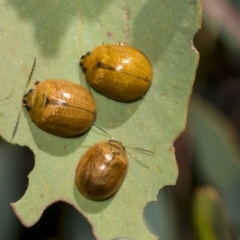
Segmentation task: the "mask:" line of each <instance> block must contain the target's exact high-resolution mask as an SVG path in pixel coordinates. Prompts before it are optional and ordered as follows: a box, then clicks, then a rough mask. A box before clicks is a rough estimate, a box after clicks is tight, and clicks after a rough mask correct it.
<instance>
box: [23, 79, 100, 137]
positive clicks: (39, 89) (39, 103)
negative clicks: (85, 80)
mask: <svg viewBox="0 0 240 240" xmlns="http://www.w3.org/2000/svg"><path fill="white" fill-rule="evenodd" d="M23 106H24V107H26V109H27V110H28V113H29V116H30V118H31V119H32V121H33V122H35V123H36V125H37V126H38V127H39V128H40V129H42V130H44V131H46V132H48V133H51V134H54V135H58V136H63V137H70V136H74V135H78V134H81V133H83V132H84V131H86V130H87V129H88V128H90V127H91V125H92V123H93V122H94V120H95V117H96V104H95V101H94V99H93V97H92V95H91V93H90V92H89V91H88V90H87V89H85V88H84V87H82V86H81V85H78V84H75V83H72V82H69V81H65V80H57V79H51V80H45V81H43V82H40V83H39V82H36V86H35V88H34V89H30V90H29V91H28V93H26V94H25V95H24V97H23Z"/></svg>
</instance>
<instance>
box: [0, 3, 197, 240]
mask: <svg viewBox="0 0 240 240" xmlns="http://www.w3.org/2000/svg"><path fill="white" fill-rule="evenodd" d="M0 11H1V19H2V21H1V28H0V42H1V47H0V54H1V56H3V57H2V58H1V59H0V66H1V76H0V78H1V89H0V96H1V99H0V124H1V126H2V128H1V129H0V131H1V132H0V134H1V135H2V137H3V138H4V139H6V140H7V141H9V142H10V141H11V137H12V135H13V131H14V128H15V125H16V122H17V118H18V114H19V111H20V109H21V101H22V96H23V94H24V93H25V87H26V82H27V78H28V75H29V73H30V71H31V66H32V62H33V59H34V57H37V64H36V68H35V70H34V74H33V79H32V81H31V82H30V85H29V87H33V85H34V84H33V80H34V79H37V80H40V81H43V80H45V79H66V80H69V81H72V82H76V83H79V84H82V85H84V86H86V83H85V80H84V76H83V74H82V72H81V70H80V67H79V65H78V63H79V59H80V56H81V55H83V54H85V53H86V52H88V51H91V50H92V49H93V48H94V47H96V46H98V45H100V44H102V43H118V42H127V43H128V44H129V45H132V46H134V47H136V48H139V49H140V50H141V51H143V52H144V53H145V54H146V55H147V56H148V58H149V59H150V61H151V63H152V65H153V71H154V79H153V84H152V86H151V88H150V90H149V91H148V93H147V94H146V96H145V97H144V99H142V100H139V101H137V102H134V103H130V104H125V103H120V102H116V101H113V100H110V99H108V98H106V97H104V96H101V95H100V94H98V93H97V92H95V91H93V95H94V97H95V99H96V102H97V109H98V113H97V114H98V115H97V119H96V123H97V124H98V125H99V126H101V127H102V128H104V129H105V130H107V131H108V132H109V133H110V134H111V135H112V136H114V138H115V139H118V140H120V141H122V143H123V144H124V145H127V146H136V147H139V148H144V149H148V150H152V151H154V152H155V155H154V157H153V156H149V155H147V154H143V153H139V152H136V151H133V150H131V149H129V150H127V151H128V153H129V155H128V156H129V169H128V174H127V176H126V179H125V181H124V183H123V185H122V187H121V188H120V190H119V191H118V192H117V194H116V195H115V196H114V197H112V198H110V199H109V200H106V201H102V202H94V201H90V200H87V199H86V198H84V197H83V196H81V194H80V193H79V192H78V191H77V189H76V186H75V183H74V175H75V168H76V165H77V163H78V161H79V159H80V157H81V156H82V154H83V153H84V152H85V151H86V150H87V148H88V147H90V146H91V145H92V144H94V143H96V142H98V141H101V140H106V139H107V138H108V137H107V136H106V135H104V134H103V133H102V132H100V131H99V130H98V129H96V128H95V127H92V128H91V130H90V131H88V132H87V133H86V134H84V135H82V136H80V137H77V138H71V139H69V138H60V137H57V136H52V135H50V134H47V133H45V132H43V131H41V130H40V129H38V128H37V127H36V125H35V124H34V123H33V122H32V121H31V119H30V118H29V116H28V113H27V112H26V111H25V110H23V112H22V113H21V115H20V119H19V124H18V128H17V131H16V134H15V136H14V138H13V139H12V143H14V144H19V145H22V146H24V145H26V146H29V147H30V149H31V150H32V151H33V152H34V154H35V166H34V169H33V171H32V172H31V173H30V174H29V176H28V177H29V186H28V189H27V191H26V193H25V195H24V196H23V197H22V199H20V200H19V201H18V202H16V203H13V204H12V207H13V209H14V211H15V213H16V214H17V216H18V217H19V219H20V220H21V221H22V223H23V224H24V225H25V226H32V225H33V224H35V223H36V222H37V221H38V220H39V218H40V217H41V215H42V213H43V211H44V209H46V208H47V206H49V205H50V204H52V203H53V202H56V201H59V200H61V201H65V202H68V203H70V204H72V205H73V206H74V207H75V208H76V209H77V210H79V211H80V212H81V213H82V214H83V215H84V216H85V217H86V218H87V219H88V220H89V222H90V223H91V224H92V225H93V230H94V234H95V235H96V236H97V237H98V239H105V240H106V239H113V238H116V237H120V236H121V237H127V238H130V239H138V240H141V239H149V240H150V239H155V236H154V235H153V234H152V233H150V232H149V231H148V230H147V227H146V226H145V223H144V221H143V215H142V214H143V209H144V207H145V206H146V204H147V203H148V202H149V201H155V200H156V196H157V193H158V190H159V189H160V188H162V187H163V186H165V185H170V184H174V183H175V181H176V178H177V166H176V162H175V156H174V148H173V142H174V140H175V139H176V137H177V136H178V135H179V134H180V133H181V131H182V130H183V129H184V127H185V122H186V114H187V108H188V101H189V96H190V94H191V91H192V85H193V80H194V77H195V71H196V68H197V64H198V58H199V56H198V54H197V52H196V51H195V49H194V47H193V45H192V42H191V39H192V38H193V36H194V34H195V33H196V31H197V30H198V28H199V27H200V21H201V6H200V2H199V1H198V0H189V1H181V2H174V1H157V0H154V1H141V2H139V1H136V0H134V1H131V2H129V1H123V0H122V1H120V0H119V1H118V0H116V1H109V0H106V1H76V0H75V1H71V2H67V1H59V2H58V1H46V0H45V1H40V2H39V1H36V0H32V1H17V0H9V1H4V2H3V3H1V8H0ZM133 156H134V157H133ZM79 227H81V226H79Z"/></svg>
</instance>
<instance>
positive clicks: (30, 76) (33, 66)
mask: <svg viewBox="0 0 240 240" xmlns="http://www.w3.org/2000/svg"><path fill="white" fill-rule="evenodd" d="M35 65H36V58H34V61H33V65H32V70H31V72H30V74H29V77H28V80H27V84H26V88H25V92H26V90H27V87H28V84H29V82H30V80H31V78H32V75H33V70H34V68H35Z"/></svg>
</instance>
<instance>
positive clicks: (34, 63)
mask: <svg viewBox="0 0 240 240" xmlns="http://www.w3.org/2000/svg"><path fill="white" fill-rule="evenodd" d="M35 65H36V58H34V61H33V65H32V70H31V72H30V74H29V77H28V80H27V83H26V87H25V90H24V91H25V92H26V90H27V87H28V85H29V82H30V80H31V78H32V75H33V70H34V68H35ZM22 109H23V107H21V109H20V111H19V114H18V117H17V122H16V125H15V127H14V130H13V134H12V138H11V142H12V140H13V138H14V136H15V134H16V132H17V128H18V123H19V119H20V116H21V113H22Z"/></svg>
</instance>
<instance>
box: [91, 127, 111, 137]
mask: <svg viewBox="0 0 240 240" xmlns="http://www.w3.org/2000/svg"><path fill="white" fill-rule="evenodd" d="M93 125H94V126H95V127H97V128H98V129H100V130H101V131H102V132H104V133H106V134H107V135H108V136H109V137H110V138H111V139H113V136H111V135H110V134H109V133H108V132H107V131H105V130H104V129H102V128H101V127H99V126H98V125H97V124H96V123H93Z"/></svg>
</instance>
